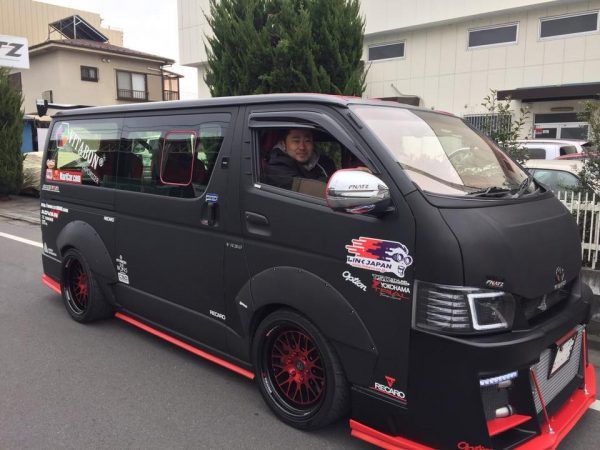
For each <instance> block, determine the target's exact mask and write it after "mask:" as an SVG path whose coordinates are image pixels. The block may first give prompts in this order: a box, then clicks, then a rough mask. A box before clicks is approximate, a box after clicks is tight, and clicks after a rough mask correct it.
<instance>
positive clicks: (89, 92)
mask: <svg viewBox="0 0 600 450" xmlns="http://www.w3.org/2000/svg"><path fill="white" fill-rule="evenodd" d="M0 30H2V33H3V34H7V35H12V36H19V37H25V38H27V39H28V43H29V65H30V68H29V69H12V70H11V74H10V82H11V84H12V86H13V87H15V88H16V89H19V90H21V92H22V93H23V97H24V102H23V108H24V110H25V113H27V114H32V115H34V114H35V112H36V102H37V101H38V100H46V101H47V102H48V103H51V104H61V105H75V106H77V105H80V106H101V105H114V104H119V103H128V102H145V101H162V100H178V99H179V78H181V75H179V74H177V73H174V72H172V71H170V70H166V69H165V67H168V66H170V65H171V64H173V63H174V60H172V59H170V58H165V57H163V56H157V55H151V54H148V53H144V52H139V51H137V50H133V49H129V48H126V47H123V46H122V44H123V32H122V31H119V30H115V29H111V28H107V27H103V26H102V25H101V18H100V16H99V15H98V14H95V13H91V12H87V11H82V10H77V9H72V8H65V7H61V6H55V5H50V4H47V3H42V2H39V1H34V0H2V1H1V2H0ZM51 113H52V111H51ZM35 123H37V124H41V125H46V123H45V122H40V121H36V122H35ZM26 125H28V124H26ZM39 128H43V127H42V126H37V127H36V126H34V127H33V128H32V129H33V131H34V133H33V134H34V136H33V141H32V145H31V147H32V148H33V149H37V148H38V145H37V140H38V139H37V136H36V135H35V130H36V129H39ZM40 140H41V139H40Z"/></svg>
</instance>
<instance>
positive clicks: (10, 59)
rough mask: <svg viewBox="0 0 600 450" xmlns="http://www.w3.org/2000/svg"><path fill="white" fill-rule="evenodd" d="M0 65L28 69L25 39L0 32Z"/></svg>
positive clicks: (27, 52) (27, 48)
mask: <svg viewBox="0 0 600 450" xmlns="http://www.w3.org/2000/svg"><path fill="white" fill-rule="evenodd" d="M0 67H12V68H15V69H29V47H28V45H27V39H25V38H22V37H17V36H5V35H3V34H0Z"/></svg>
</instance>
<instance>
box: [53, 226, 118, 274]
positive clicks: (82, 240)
mask: <svg viewBox="0 0 600 450" xmlns="http://www.w3.org/2000/svg"><path fill="white" fill-rule="evenodd" d="M56 244H57V247H58V251H59V254H60V258H61V259H62V258H63V256H64V251H65V249H66V248H69V247H74V248H76V249H77V250H79V251H80V252H81V253H82V254H83V256H85V259H86V261H87V263H88V264H89V266H90V268H91V270H92V272H94V274H95V275H98V276H99V277H101V278H102V279H103V280H104V281H105V282H107V283H116V282H117V271H116V269H115V268H114V265H113V263H112V259H111V257H110V254H109V253H108V250H107V249H106V245H105V244H104V241H103V240H102V238H101V237H100V235H99V234H98V233H97V232H96V230H95V229H94V228H93V227H92V226H91V225H90V224H88V223H86V222H83V221H81V220H74V221H72V222H69V223H68V224H67V225H66V226H65V227H64V228H63V229H62V230H61V232H60V233H59V235H58V237H57V238H56Z"/></svg>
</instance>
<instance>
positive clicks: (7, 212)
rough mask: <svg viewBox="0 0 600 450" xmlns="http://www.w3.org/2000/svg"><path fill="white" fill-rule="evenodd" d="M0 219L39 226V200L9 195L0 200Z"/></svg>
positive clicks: (25, 196)
mask: <svg viewBox="0 0 600 450" xmlns="http://www.w3.org/2000/svg"><path fill="white" fill-rule="evenodd" d="M0 217H5V218H7V219H12V220H21V221H24V222H28V223H31V224H35V225H39V224H40V199H39V198H38V197H32V196H27V195H11V196H10V197H9V198H8V200H6V199H2V200H0Z"/></svg>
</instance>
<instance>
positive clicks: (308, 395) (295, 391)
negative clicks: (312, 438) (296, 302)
mask: <svg viewBox="0 0 600 450" xmlns="http://www.w3.org/2000/svg"><path fill="white" fill-rule="evenodd" d="M252 350H253V351H252V353H253V360H254V367H255V371H256V378H257V381H258V385H259V389H260V392H261V394H262V395H263V398H264V399H265V401H266V402H267V404H268V405H269V407H270V408H271V409H272V410H273V412H275V414H276V415H277V416H278V417H279V418H280V419H281V420H283V421H284V422H286V423H287V424H289V425H292V426H293V427H296V428H300V429H316V428H320V427H323V426H325V425H328V424H329V423H331V422H333V421H335V420H337V419H338V418H340V417H341V416H342V415H343V414H345V413H346V412H347V409H348V398H349V389H348V383H347V381H346V378H345V376H344V372H343V369H342V366H341V364H340V362H339V359H338V357H337V355H336V353H335V350H334V349H333V347H332V346H331V345H330V344H329V343H328V342H327V340H326V339H325V337H324V336H323V335H322V334H321V332H320V331H319V330H318V329H317V328H316V327H315V326H314V325H313V324H312V323H311V322H310V321H308V320H307V319H306V318H304V317H303V316H301V315H300V314H298V313H296V312H294V311H291V310H287V309H285V310H279V311H276V312H274V313H272V314H270V315H269V316H267V317H266V318H265V319H264V320H263V321H262V322H261V324H260V325H259V326H258V328H257V330H256V334H255V337H254V341H253V346H252Z"/></svg>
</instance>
